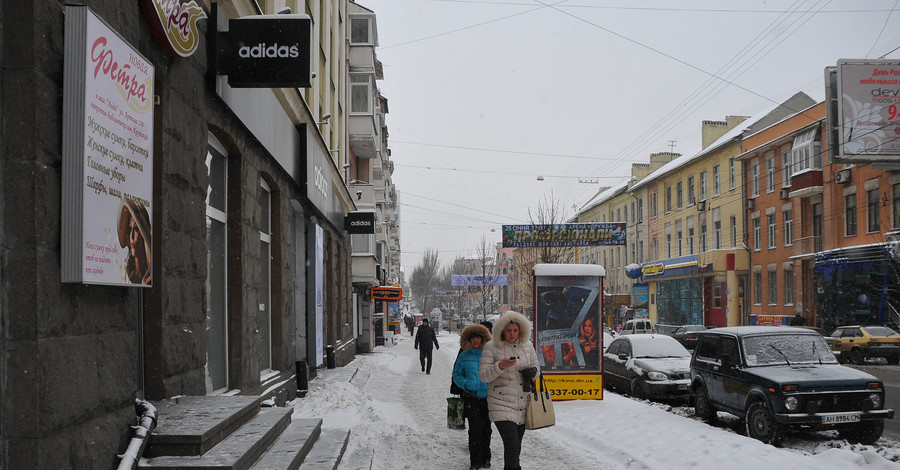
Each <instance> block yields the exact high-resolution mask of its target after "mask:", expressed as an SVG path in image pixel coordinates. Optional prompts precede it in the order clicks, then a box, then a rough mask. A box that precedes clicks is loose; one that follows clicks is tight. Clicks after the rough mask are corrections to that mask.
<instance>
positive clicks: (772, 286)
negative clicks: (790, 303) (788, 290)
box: [769, 271, 778, 305]
mask: <svg viewBox="0 0 900 470" xmlns="http://www.w3.org/2000/svg"><path fill="white" fill-rule="evenodd" d="M777 304H778V275H777V273H776V272H775V271H769V305H777Z"/></svg>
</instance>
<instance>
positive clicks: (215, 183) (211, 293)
mask: <svg viewBox="0 0 900 470" xmlns="http://www.w3.org/2000/svg"><path fill="white" fill-rule="evenodd" d="M209 140H210V147H209V150H208V151H207V153H206V168H207V171H208V175H209V186H208V187H207V190H206V368H205V369H206V370H205V372H206V393H213V392H215V391H218V390H226V389H227V388H228V284H227V281H228V269H227V266H228V265H227V261H228V252H227V247H228V243H227V236H226V234H227V233H228V226H227V224H228V218H227V216H226V214H227V213H228V206H227V198H226V195H227V194H228V179H227V160H226V158H225V156H224V155H225V150H224V147H223V146H222V145H221V144H220V143H219V141H218V140H217V139H216V138H215V137H212V135H210V136H209Z"/></svg>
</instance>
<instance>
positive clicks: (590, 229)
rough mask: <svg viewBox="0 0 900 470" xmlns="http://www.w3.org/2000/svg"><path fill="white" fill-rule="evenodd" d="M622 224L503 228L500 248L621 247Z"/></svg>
mask: <svg viewBox="0 0 900 470" xmlns="http://www.w3.org/2000/svg"><path fill="white" fill-rule="evenodd" d="M625 241H626V240H625V223H624V222H602V223H600V222H598V223H585V224H543V225H504V226H503V248H532V247H541V246H605V245H625Z"/></svg>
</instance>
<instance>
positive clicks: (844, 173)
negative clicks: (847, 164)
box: [834, 168, 850, 184]
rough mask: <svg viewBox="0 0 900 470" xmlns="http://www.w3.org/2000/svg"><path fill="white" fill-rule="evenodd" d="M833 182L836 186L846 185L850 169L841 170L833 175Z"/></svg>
mask: <svg viewBox="0 0 900 470" xmlns="http://www.w3.org/2000/svg"><path fill="white" fill-rule="evenodd" d="M834 181H835V182H836V183H838V184H847V183H849V182H850V169H849V168H847V169H846V170H841V171H839V172H837V173H835V174H834Z"/></svg>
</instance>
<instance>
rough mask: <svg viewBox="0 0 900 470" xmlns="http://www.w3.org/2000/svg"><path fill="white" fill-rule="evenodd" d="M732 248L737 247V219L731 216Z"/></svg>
mask: <svg viewBox="0 0 900 470" xmlns="http://www.w3.org/2000/svg"><path fill="white" fill-rule="evenodd" d="M731 247H732V248H736V247H737V217H735V216H731Z"/></svg>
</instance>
